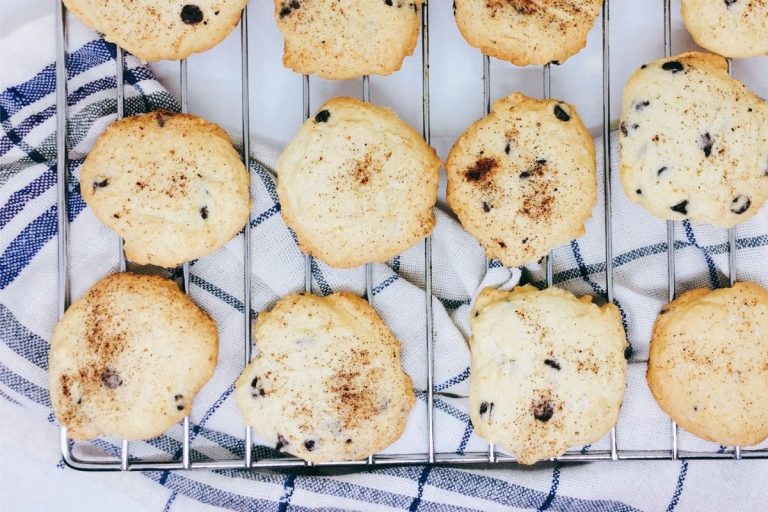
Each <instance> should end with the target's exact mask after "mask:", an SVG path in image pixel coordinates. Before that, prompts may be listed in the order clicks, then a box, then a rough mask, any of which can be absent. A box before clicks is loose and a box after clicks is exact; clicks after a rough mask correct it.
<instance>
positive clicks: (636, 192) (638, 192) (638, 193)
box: [635, 189, 643, 196]
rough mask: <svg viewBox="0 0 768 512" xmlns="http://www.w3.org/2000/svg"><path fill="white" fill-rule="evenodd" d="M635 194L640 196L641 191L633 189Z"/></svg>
mask: <svg viewBox="0 0 768 512" xmlns="http://www.w3.org/2000/svg"><path fill="white" fill-rule="evenodd" d="M635 194H637V195H639V196H641V195H643V191H642V190H640V189H637V190H635Z"/></svg>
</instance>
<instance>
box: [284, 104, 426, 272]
mask: <svg viewBox="0 0 768 512" xmlns="http://www.w3.org/2000/svg"><path fill="white" fill-rule="evenodd" d="M277 169H278V177H277V193H278V195H279V198H280V205H281V208H282V215H283V219H284V220H285V222H286V223H287V224H288V226H290V227H291V228H292V229H293V230H294V231H295V232H296V238H297V239H298V241H299V245H300V246H301V249H302V250H303V251H304V252H306V253H308V254H311V255H312V256H315V257H317V258H320V259H321V260H323V261H324V262H326V263H328V264H329V265H331V266H334V267H337V268H350V267H356V266H358V265H362V264H363V263H371V262H376V261H386V260H388V259H390V258H393V257H394V256H396V255H398V254H400V253H401V252H403V251H404V250H406V249H407V248H409V247H410V246H412V245H413V244H415V243H416V242H418V241H419V240H421V239H422V238H424V237H425V236H427V235H428V234H429V233H430V232H431V231H432V228H433V226H434V224H435V216H434V213H433V211H432V209H433V207H434V205H435V202H436V201H437V185H438V175H439V174H438V173H439V169H440V159H439V158H438V157H437V154H436V153H435V150H434V149H432V148H431V147H429V146H428V145H427V143H426V142H424V139H423V138H422V137H421V135H419V134H418V133H417V132H416V130H414V129H413V128H411V127H410V126H409V125H408V124H407V123H405V122H403V121H402V120H400V119H399V118H398V117H397V116H396V115H395V114H394V113H393V112H392V111H390V110H388V109H386V108H382V107H377V106H375V105H371V104H370V103H363V102H362V101H359V100H356V99H352V98H343V97H342V98H334V99H332V100H330V101H328V102H327V103H326V104H324V105H323V106H322V107H320V111H319V112H318V113H317V115H315V117H314V118H310V119H308V120H307V121H306V122H305V123H304V126H303V127H302V128H301V130H300V131H299V133H298V135H297V136H296V138H294V139H293V141H291V143H290V144H288V146H287V147H286V148H285V150H284V151H283V153H282V154H281V155H280V159H279V161H278V163H277Z"/></svg>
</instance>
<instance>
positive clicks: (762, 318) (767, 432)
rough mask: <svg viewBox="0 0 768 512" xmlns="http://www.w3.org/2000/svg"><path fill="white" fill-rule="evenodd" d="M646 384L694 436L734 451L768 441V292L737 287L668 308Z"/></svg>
mask: <svg viewBox="0 0 768 512" xmlns="http://www.w3.org/2000/svg"><path fill="white" fill-rule="evenodd" d="M647 377H648V385H649V386H650V388H651V391H652V392H653V396H654V397H655V398H656V401H657V402H658V403H659V406H660V407H661V408H662V409H663V410H664V412H666V413H667V414H668V415H669V416H670V417H672V419H674V420H675V421H676V422H677V423H678V424H679V425H680V426H681V427H683V428H684V429H685V430H687V431H688V432H690V433H692V434H694V435H695V436H698V437H700V438H702V439H706V440H708V441H712V442H715V443H719V444H723V445H736V446H750V445H755V444H758V443H760V442H761V441H763V440H764V439H766V438H768V291H766V290H765V289H764V288H762V287H760V286H758V285H756V284H753V283H736V285H734V286H733V287H732V288H721V289H718V290H708V289H701V288H700V289H696V290H691V291H689V292H686V293H684V294H682V295H681V296H679V297H678V298H677V299H675V300H674V301H672V302H671V303H669V304H667V305H666V306H665V307H664V308H663V309H662V310H661V313H660V314H659V316H658V318H657V319H656V323H655V324H654V326H653V336H652V338H651V347H650V354H649V357H648V374H647Z"/></svg>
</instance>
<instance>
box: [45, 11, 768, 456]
mask: <svg viewBox="0 0 768 512" xmlns="http://www.w3.org/2000/svg"><path fill="white" fill-rule="evenodd" d="M662 1H663V8H664V50H665V56H667V57H669V56H671V54H672V44H671V13H670V1H671V0H662ZM56 20H57V23H56V39H57V56H56V63H57V66H56V85H57V87H56V103H57V132H56V144H57V146H56V147H57V155H58V162H57V174H58V183H57V198H58V229H59V231H58V232H59V236H58V263H59V265H58V298H59V300H58V304H59V309H58V313H59V317H61V316H62V315H63V314H64V312H65V311H66V309H67V307H68V306H69V304H70V286H69V268H68V263H69V262H68V230H69V222H68V218H67V190H68V175H67V174H68V169H67V164H68V159H67V145H66V120H67V70H66V60H65V57H66V24H65V9H64V7H63V5H62V4H61V2H60V1H57V2H56ZM609 21H610V0H604V2H603V7H602V85H603V89H602V96H603V130H602V133H603V140H604V141H609V140H610V119H611V112H610V92H611V91H610V62H609V61H610V45H609V25H610V23H609ZM240 35H241V38H240V43H241V74H242V98H241V100H242V136H243V148H242V159H243V162H244V163H245V166H246V167H247V168H250V143H249V137H248V134H249V131H250V112H249V76H248V22H247V7H246V8H245V10H244V11H243V15H242V18H241V24H240ZM421 43H422V51H421V63H422V133H423V136H424V139H425V140H426V142H427V143H428V144H429V143H430V108H429V5H428V3H426V2H425V4H424V5H423V7H422V9H421ZM123 61H124V59H123V51H122V50H121V49H119V48H118V49H117V54H116V62H117V69H116V80H117V84H116V85H117V117H118V119H120V118H122V117H123V114H124V81H123V74H124V62H123ZM490 64H491V62H490V58H489V57H487V56H483V106H484V114H486V115H487V114H488V113H490V111H491V94H490V84H491V78H490V70H491V67H490ZM728 64H729V71H730V60H729V61H728ZM550 76H551V69H550V65H549V64H547V65H545V66H543V73H542V88H543V97H544V98H546V99H549V98H550ZM179 80H180V90H181V110H182V112H188V104H187V97H188V95H187V91H188V82H187V62H186V60H182V61H180V63H179ZM362 98H363V100H364V101H369V100H370V80H369V77H368V76H365V77H363V79H362ZM302 101H303V115H304V119H307V118H309V116H310V77H309V76H307V75H304V76H303V94H302ZM610 164H611V154H610V144H603V171H604V173H603V174H604V206H605V224H604V229H605V268H606V270H605V279H606V292H607V293H606V299H607V301H608V302H613V248H612V236H613V231H612V224H611V212H612V201H611V196H612V179H611V172H610V169H611V165H610ZM250 221H251V219H250V216H249V219H248V224H247V226H250ZM250 238H251V237H250V229H247V228H246V229H245V230H244V245H243V252H244V255H243V262H244V268H243V282H244V285H243V288H244V289H243V292H244V300H243V305H244V311H245V314H244V319H243V339H244V363H245V364H246V365H247V364H248V363H249V362H250V360H251V357H252V343H251V322H250V314H249V313H250V310H251V273H250V267H251V244H250ZM674 242H675V223H674V221H667V263H668V268H667V276H668V298H669V300H672V299H674V297H675V246H674ZM728 243H729V281H730V284H731V285H733V283H734V282H735V279H736V264H735V256H736V254H735V248H736V243H735V228H731V229H729V230H728ZM118 255H119V269H120V271H125V269H126V261H125V254H124V252H123V241H122V240H120V244H119V247H118ZM552 263H553V257H552V252H550V253H549V255H548V256H547V257H546V284H547V286H551V285H552V282H553V264H552ZM312 268H313V261H312V257H311V256H308V255H307V256H306V257H305V290H306V291H308V292H311V291H312ZM182 283H183V290H184V291H185V292H186V293H189V291H190V287H189V265H188V264H187V263H184V264H183V265H182ZM424 283H425V301H424V303H425V314H426V322H425V345H426V353H427V393H426V394H427V415H426V423H427V436H426V439H425V449H424V451H423V452H420V453H406V454H399V455H390V454H377V455H371V456H370V457H368V459H366V460H360V461H337V462H328V463H322V464H314V465H316V466H335V467H344V468H348V469H350V470H360V469H361V468H363V467H370V466H374V465H375V466H384V465H407V464H441V465H461V464H473V465H480V466H486V467H494V466H498V465H500V464H508V463H515V458H514V457H513V456H509V455H506V454H504V453H499V452H497V450H496V447H495V446H494V445H493V444H489V445H488V449H487V451H481V452H465V453H463V454H458V453H453V452H446V453H436V452H435V429H434V389H433V388H434V331H433V321H434V317H433V312H432V300H431V297H432V238H431V236H430V237H427V238H426V239H425V240H424ZM365 289H366V298H367V300H368V301H369V302H371V300H372V298H373V294H372V266H371V265H370V264H368V265H366V266H365ZM671 427H672V428H671V447H670V449H669V450H621V449H619V447H618V443H617V432H616V428H615V427H614V428H612V429H611V432H610V449H608V450H594V451H590V452H567V453H565V454H564V455H562V456H561V457H557V458H554V459H550V460H551V461H560V462H586V461H598V460H619V459H621V460H676V459H741V458H750V459H757V458H768V450H742V449H741V447H738V446H737V447H734V448H733V449H731V450H721V451H718V452H702V451H698V452H695V451H682V450H680V449H679V444H678V427H677V425H676V424H675V422H674V421H672V422H671ZM182 429H183V434H182V452H181V457H180V458H178V459H174V460H169V461H155V460H151V461H150V460H140V459H135V458H132V457H131V455H130V446H129V443H128V441H126V440H123V441H122V442H121V450H120V457H119V458H115V459H103V458H99V459H86V458H78V457H77V456H76V455H75V454H74V452H73V448H74V444H73V442H72V441H71V440H70V439H69V438H68V436H67V431H66V428H64V427H62V428H61V433H60V447H61V452H62V457H63V459H64V461H65V462H66V464H67V465H69V466H70V467H72V468H74V469H77V470H85V471H88V470H91V471H92V470H101V471H106V470H111V471H147V470H175V469H225V468H226V469H256V468H263V469H278V468H290V467H303V466H312V465H313V464H311V463H308V462H306V461H304V460H302V459H299V458H296V457H280V458H262V459H257V460H254V457H253V434H252V430H251V428H250V427H245V429H244V432H245V433H244V439H245V446H246V450H245V454H244V457H243V458H242V459H226V460H203V461H192V460H191V458H190V451H191V440H190V422H189V417H186V418H185V419H184V421H183V425H182Z"/></svg>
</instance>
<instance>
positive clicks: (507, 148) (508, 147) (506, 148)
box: [504, 142, 512, 154]
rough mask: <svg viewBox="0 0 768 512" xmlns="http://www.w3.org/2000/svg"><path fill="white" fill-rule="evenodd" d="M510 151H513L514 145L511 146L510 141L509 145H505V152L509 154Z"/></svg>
mask: <svg viewBox="0 0 768 512" xmlns="http://www.w3.org/2000/svg"><path fill="white" fill-rule="evenodd" d="M510 151H512V146H510V144H509V142H507V145H506V146H504V152H505V153H506V154H509V152H510Z"/></svg>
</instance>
